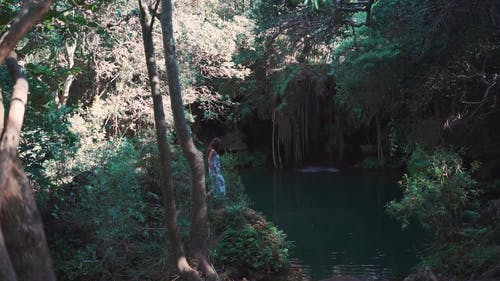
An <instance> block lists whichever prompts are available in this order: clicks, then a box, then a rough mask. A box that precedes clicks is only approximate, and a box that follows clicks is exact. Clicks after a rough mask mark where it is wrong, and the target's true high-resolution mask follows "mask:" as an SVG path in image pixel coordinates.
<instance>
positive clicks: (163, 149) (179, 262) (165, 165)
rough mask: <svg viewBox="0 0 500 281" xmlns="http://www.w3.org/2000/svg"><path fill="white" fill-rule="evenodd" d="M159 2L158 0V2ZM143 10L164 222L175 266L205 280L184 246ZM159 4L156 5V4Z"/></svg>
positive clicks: (142, 6) (141, 4) (149, 22)
mask: <svg viewBox="0 0 500 281" xmlns="http://www.w3.org/2000/svg"><path fill="white" fill-rule="evenodd" d="M158 3H159V2H158ZM139 8H140V10H141V26H142V38H143V40H144V53H145V55H146V65H147V68H148V76H149V83H150V85H151V95H152V97H153V106H154V116H155V125H156V140H157V143H158V150H159V152H160V165H161V171H162V173H161V178H160V181H161V190H162V196H163V205H164V207H165V225H166V228H167V232H168V233H167V234H168V239H169V240H170V244H171V245H172V249H173V256H174V258H175V266H176V268H177V270H178V271H179V273H180V274H181V276H183V277H184V278H185V279H187V280H202V279H201V278H200V276H199V275H198V272H197V271H196V270H194V269H193V268H192V267H191V266H190V265H189V264H188V262H187V259H186V254H185V252H184V246H183V243H182V240H181V236H180V233H179V227H178V225H177V216H176V206H175V194H174V185H173V180H172V154H171V150H170V147H169V145H168V141H167V123H166V120H165V112H164V110H163V99H162V96H161V92H160V84H159V83H160V78H159V77H158V71H157V67H156V59H155V50H154V44H153V36H152V30H153V21H152V19H154V18H153V17H151V15H150V13H149V10H148V6H147V5H146V3H144V1H142V0H139ZM156 8H157V7H156Z"/></svg>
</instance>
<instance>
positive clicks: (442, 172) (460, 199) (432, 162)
mask: <svg viewBox="0 0 500 281" xmlns="http://www.w3.org/2000/svg"><path fill="white" fill-rule="evenodd" d="M400 184H401V186H402V187H403V189H404V193H403V198H402V199H401V200H399V201H396V200H393V201H391V202H390V203H389V204H388V207H387V211H388V212H389V214H390V215H392V216H393V217H395V218H397V219H398V220H400V221H401V222H402V225H403V227H406V226H407V225H408V224H409V222H410V218H411V217H416V219H417V220H418V222H419V223H420V224H421V225H422V226H423V227H424V228H425V229H428V230H430V231H432V232H433V233H434V234H436V235H437V237H440V238H444V237H447V236H453V235H455V234H456V233H457V232H458V229H459V227H460V224H461V222H462V219H463V214H464V211H466V210H467V209H468V208H472V207H474V205H475V204H476V198H477V195H478V190H477V184H476V182H475V181H474V179H473V178H472V177H471V176H470V174H469V171H468V170H467V169H466V168H465V167H464V165H463V163H462V160H461V158H460V156H459V155H458V154H457V153H455V152H453V151H451V150H449V149H443V148H438V149H435V150H433V151H426V150H425V149H423V148H422V147H417V148H416V149H415V151H414V152H413V153H412V154H411V156H410V159H409V161H408V174H406V175H404V177H403V180H402V181H401V182H400Z"/></svg>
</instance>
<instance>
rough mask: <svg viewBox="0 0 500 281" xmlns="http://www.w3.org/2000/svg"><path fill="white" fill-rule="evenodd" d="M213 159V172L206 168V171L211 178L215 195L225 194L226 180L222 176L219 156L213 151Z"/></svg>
mask: <svg viewBox="0 0 500 281" xmlns="http://www.w3.org/2000/svg"><path fill="white" fill-rule="evenodd" d="M212 161H213V166H214V170H215V173H214V172H212V171H211V169H208V172H209V174H210V177H211V178H212V189H214V190H215V192H216V195H222V196H225V195H226V181H225V180H224V177H223V176H222V171H221V168H220V156H219V154H217V153H215V156H214V159H213V160H212Z"/></svg>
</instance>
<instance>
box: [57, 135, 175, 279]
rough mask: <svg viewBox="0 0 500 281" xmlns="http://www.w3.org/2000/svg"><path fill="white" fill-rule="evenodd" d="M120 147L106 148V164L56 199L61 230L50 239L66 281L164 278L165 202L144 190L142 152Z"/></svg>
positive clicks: (123, 143) (122, 144) (123, 142)
mask: <svg viewBox="0 0 500 281" xmlns="http://www.w3.org/2000/svg"><path fill="white" fill-rule="evenodd" d="M119 143H120V144H119V145H117V146H116V145H114V144H111V143H110V144H109V146H108V147H107V149H106V150H103V153H105V155H103V158H102V159H103V160H104V163H103V164H104V165H103V166H102V167H101V168H95V169H94V170H93V171H92V172H91V173H87V176H86V179H85V180H84V182H80V183H78V185H76V186H73V187H71V188H72V189H73V190H74V192H73V193H71V194H70V193H68V192H66V193H58V194H57V195H58V196H59V197H57V198H54V200H55V201H56V206H57V208H55V209H54V211H53V212H54V215H55V216H56V217H57V218H58V219H57V220H56V223H58V224H60V225H62V229H61V231H60V232H58V233H55V234H52V235H50V236H49V239H50V246H51V252H52V253H53V257H54V264H55V265H56V270H57V273H58V275H59V278H60V279H62V280H82V278H83V279H84V280H166V277H165V272H168V266H167V265H168V259H167V257H168V253H167V251H166V250H167V247H166V245H165V229H164V226H163V207H162V205H161V201H160V200H159V197H158V196H148V194H153V193H151V192H147V190H145V189H144V187H143V183H144V182H145V177H146V173H145V169H144V168H143V167H141V166H139V161H140V160H141V158H143V155H141V152H142V151H141V150H140V149H138V148H136V147H135V146H134V145H133V144H132V143H131V142H130V141H128V140H120V141H119ZM66 188H69V186H66ZM67 195H71V196H67Z"/></svg>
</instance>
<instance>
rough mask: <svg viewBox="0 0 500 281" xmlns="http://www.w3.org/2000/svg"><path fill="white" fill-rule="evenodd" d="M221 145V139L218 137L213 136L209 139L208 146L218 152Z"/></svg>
mask: <svg viewBox="0 0 500 281" xmlns="http://www.w3.org/2000/svg"><path fill="white" fill-rule="evenodd" d="M221 146H222V140H221V139H220V138H213V139H212V141H210V148H211V149H213V150H215V151H217V152H218V153H219V152H220V150H221V148H222V147H221Z"/></svg>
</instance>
